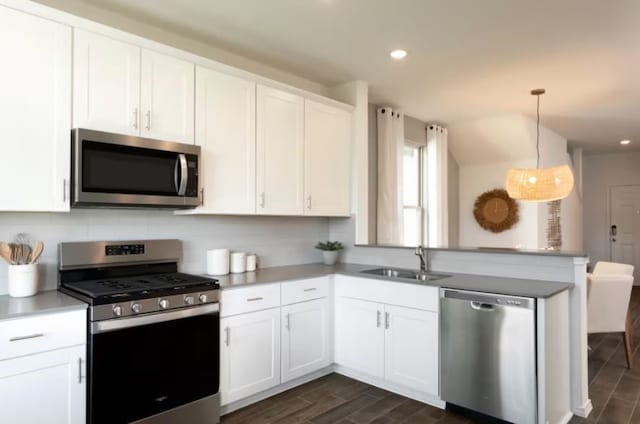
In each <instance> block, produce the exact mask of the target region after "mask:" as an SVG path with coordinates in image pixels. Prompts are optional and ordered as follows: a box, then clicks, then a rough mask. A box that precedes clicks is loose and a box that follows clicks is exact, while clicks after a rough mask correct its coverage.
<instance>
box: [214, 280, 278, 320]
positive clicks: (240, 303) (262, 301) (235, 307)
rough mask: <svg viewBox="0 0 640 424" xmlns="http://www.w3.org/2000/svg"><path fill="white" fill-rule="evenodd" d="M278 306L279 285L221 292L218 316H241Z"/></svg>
mask: <svg viewBox="0 0 640 424" xmlns="http://www.w3.org/2000/svg"><path fill="white" fill-rule="evenodd" d="M278 306H280V284H264V285H258V286H254V287H247V288H237V289H227V290H223V291H222V293H221V296H220V316H223V317H227V316H230V315H237V314H243V313H246V312H253V311H260V310H262V309H269V308H275V307H278Z"/></svg>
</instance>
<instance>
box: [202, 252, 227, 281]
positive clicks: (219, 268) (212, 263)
mask: <svg viewBox="0 0 640 424" xmlns="http://www.w3.org/2000/svg"><path fill="white" fill-rule="evenodd" d="M228 273H229V249H214V250H209V251H208V252H207V274H209V275H227V274H228Z"/></svg>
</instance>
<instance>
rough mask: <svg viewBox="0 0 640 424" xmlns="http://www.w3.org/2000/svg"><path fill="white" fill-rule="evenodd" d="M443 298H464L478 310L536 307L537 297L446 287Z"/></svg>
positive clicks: (463, 299) (442, 293)
mask: <svg viewBox="0 0 640 424" xmlns="http://www.w3.org/2000/svg"><path fill="white" fill-rule="evenodd" d="M441 297H442V298H443V299H452V300H462V301H467V302H470V305H471V307H472V308H473V309H476V310H481V309H482V310H494V309H495V308H496V307H498V306H507V307H515V308H525V309H535V307H536V306H535V299H533V298H529V297H519V296H508V295H502V294H493V293H480V292H472V291H466V290H452V289H444V290H442V292H441Z"/></svg>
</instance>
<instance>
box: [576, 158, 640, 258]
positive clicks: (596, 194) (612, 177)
mask: <svg viewBox="0 0 640 424" xmlns="http://www.w3.org/2000/svg"><path fill="white" fill-rule="evenodd" d="M583 172H584V174H583V178H584V180H583V199H584V225H583V228H584V244H585V250H586V252H587V253H588V254H589V257H590V259H591V263H592V264H593V263H596V262H597V261H602V260H609V259H610V252H609V190H610V188H611V187H612V186H616V185H634V184H640V152H632V151H630V152H625V153H610V154H598V155H585V156H584V160H583Z"/></svg>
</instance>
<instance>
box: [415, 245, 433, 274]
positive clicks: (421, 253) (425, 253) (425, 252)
mask: <svg viewBox="0 0 640 424" xmlns="http://www.w3.org/2000/svg"><path fill="white" fill-rule="evenodd" d="M415 254H416V256H417V257H419V258H420V272H421V273H422V274H425V273H427V272H431V264H430V263H429V249H428V248H426V247H424V246H418V247H416V251H415Z"/></svg>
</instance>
